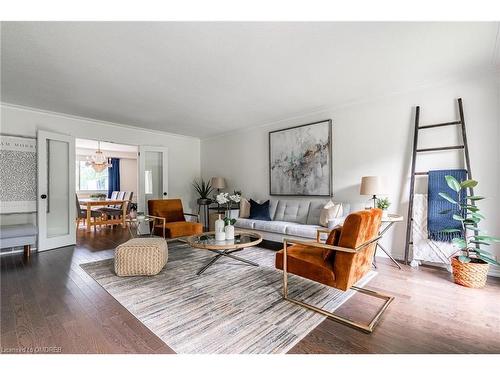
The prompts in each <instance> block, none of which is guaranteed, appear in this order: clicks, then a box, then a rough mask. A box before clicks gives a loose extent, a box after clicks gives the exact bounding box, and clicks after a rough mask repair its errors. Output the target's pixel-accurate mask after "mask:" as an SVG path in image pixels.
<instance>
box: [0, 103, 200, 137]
mask: <svg viewBox="0 0 500 375" xmlns="http://www.w3.org/2000/svg"><path fill="white" fill-rule="evenodd" d="M0 106H1V107H6V108H12V109H18V110H22V111H28V112H36V113H43V114H46V115H50V116H56V117H60V118H66V119H70V120H78V121H86V122H91V123H94V124H99V125H105V126H113V127H118V128H121V129H123V128H126V129H130V130H135V131H142V132H145V133H150V134H160V135H166V136H169V137H174V138H181V139H196V140H200V138H198V137H193V136H190V135H183V134H177V133H170V132H167V131H163V130H155V129H148V128H143V127H140V126H134V125H127V124H120V123H116V122H110V121H104V120H98V119H93V118H89V117H83V116H76V115H72V114H68V113H62V112H55V111H49V110H46V109H42V108H35V107H29V106H25V105H20V104H13V103H7V102H0Z"/></svg>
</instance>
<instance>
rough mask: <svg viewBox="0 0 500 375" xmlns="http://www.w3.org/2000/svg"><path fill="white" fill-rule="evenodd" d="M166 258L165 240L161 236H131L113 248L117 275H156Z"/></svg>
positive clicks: (165, 262)
mask: <svg viewBox="0 0 500 375" xmlns="http://www.w3.org/2000/svg"><path fill="white" fill-rule="evenodd" d="M167 260H168V247H167V241H165V240H164V239H163V238H158V237H150V238H132V239H131V240H128V241H127V242H125V243H122V244H121V245H119V246H118V247H117V248H116V250H115V273H116V274H117V275H118V276H143V275H144V276H151V275H156V274H157V273H159V272H160V271H161V270H162V269H163V267H165V264H167Z"/></svg>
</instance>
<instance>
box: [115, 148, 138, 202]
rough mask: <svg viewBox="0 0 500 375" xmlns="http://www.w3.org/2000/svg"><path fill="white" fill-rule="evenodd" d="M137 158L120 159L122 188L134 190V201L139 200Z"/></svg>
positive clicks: (123, 189)
mask: <svg viewBox="0 0 500 375" xmlns="http://www.w3.org/2000/svg"><path fill="white" fill-rule="evenodd" d="M137 168H138V165H137V159H125V158H123V159H120V190H122V191H133V192H134V195H133V197H132V201H133V202H137V191H138V186H139V185H138V182H137V173H138V170H137Z"/></svg>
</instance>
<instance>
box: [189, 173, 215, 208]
mask: <svg viewBox="0 0 500 375" xmlns="http://www.w3.org/2000/svg"><path fill="white" fill-rule="evenodd" d="M193 187H194V189H195V190H196V192H197V193H198V195H199V198H198V200H197V201H196V203H198V204H210V203H211V202H212V200H211V199H210V198H209V196H210V193H211V192H212V191H213V188H212V186H211V185H210V181H204V180H203V178H201V179H200V181H197V180H194V182H193Z"/></svg>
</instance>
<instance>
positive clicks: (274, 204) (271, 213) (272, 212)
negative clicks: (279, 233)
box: [269, 199, 279, 220]
mask: <svg viewBox="0 0 500 375" xmlns="http://www.w3.org/2000/svg"><path fill="white" fill-rule="evenodd" d="M278 202H279V200H276V199H271V200H269V216H271V220H276V219H275V218H274V216H275V215H276V207H278Z"/></svg>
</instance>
